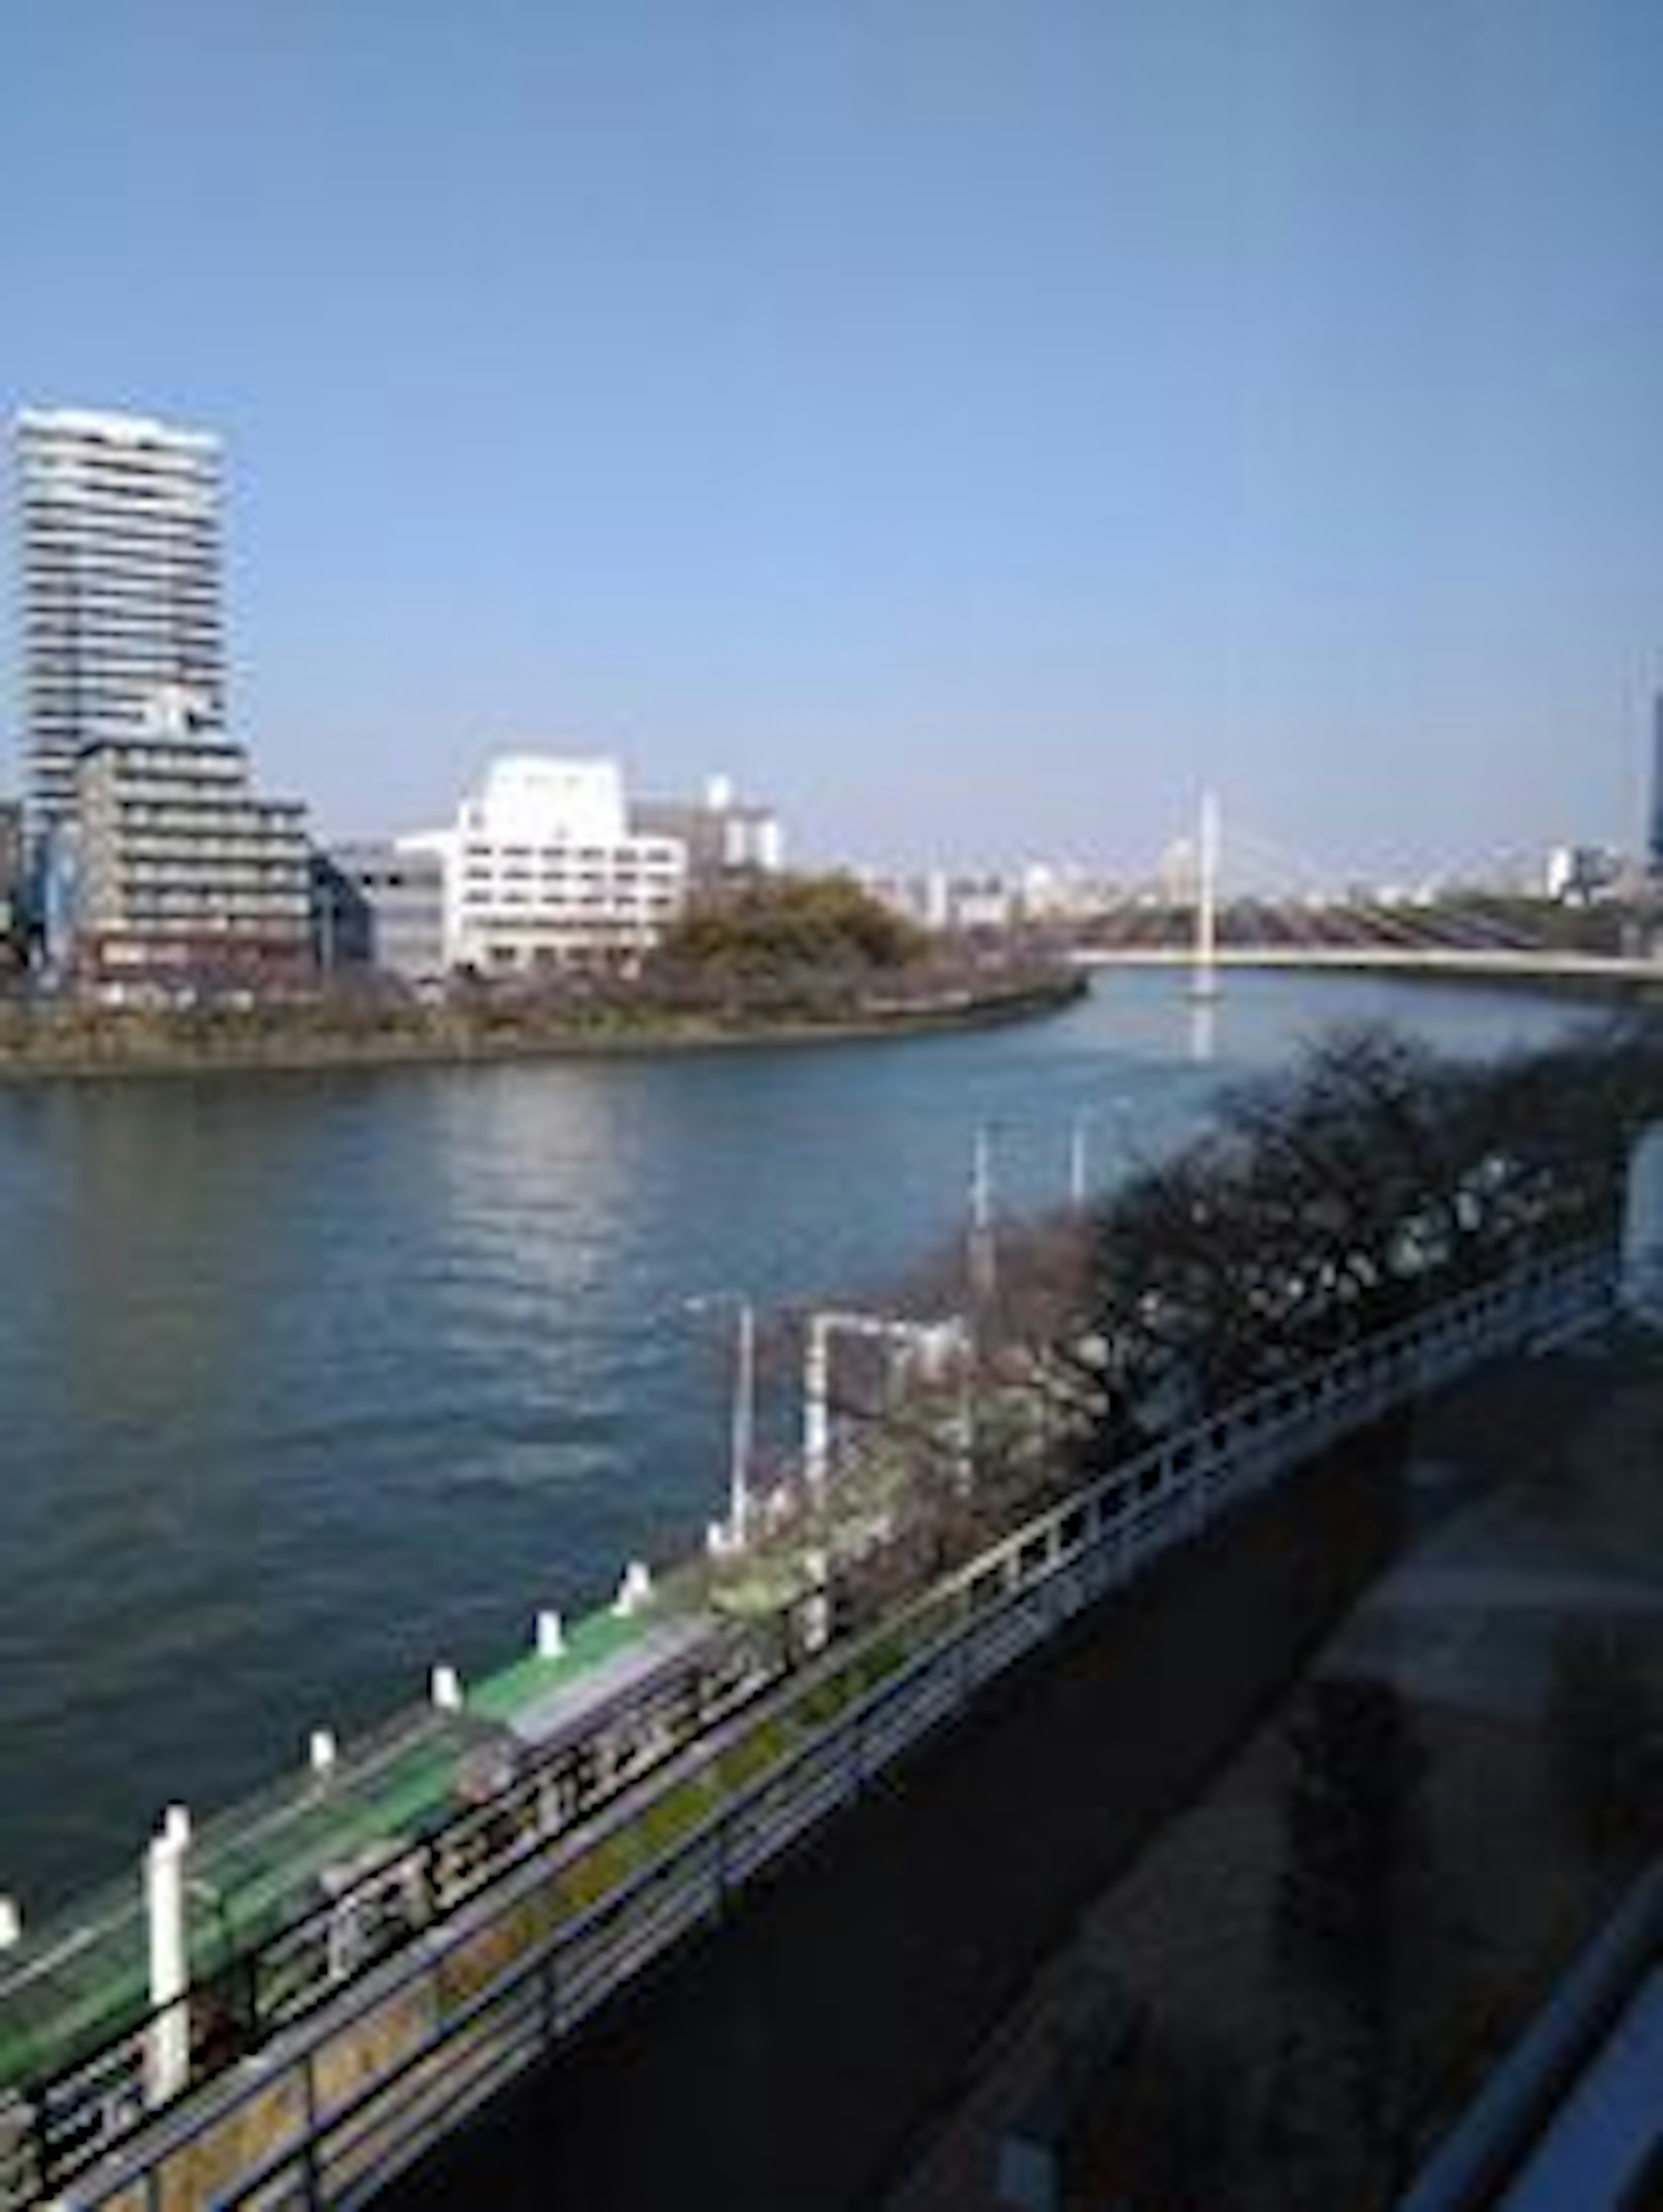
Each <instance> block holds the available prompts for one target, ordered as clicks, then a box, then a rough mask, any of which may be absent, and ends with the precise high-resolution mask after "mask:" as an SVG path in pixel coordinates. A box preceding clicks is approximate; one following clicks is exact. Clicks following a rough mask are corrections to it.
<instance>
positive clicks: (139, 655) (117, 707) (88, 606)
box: [16, 409, 225, 833]
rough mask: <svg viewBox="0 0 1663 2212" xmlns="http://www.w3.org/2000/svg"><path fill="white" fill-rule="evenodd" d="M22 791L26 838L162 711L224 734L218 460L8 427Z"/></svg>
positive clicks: (28, 420)
mask: <svg viewBox="0 0 1663 2212" xmlns="http://www.w3.org/2000/svg"><path fill="white" fill-rule="evenodd" d="M16 440H17V471H18V487H17V489H18V508H19V519H20V524H21V549H20V550H21V559H20V564H19V565H20V574H21V599H22V607H21V616H22V624H21V627H22V646H23V749H24V761H23V781H24V790H25V794H26V797H27V805H28V810H29V814H30V817H31V823H32V827H33V829H34V830H35V831H36V832H37V833H38V832H39V831H42V830H47V829H51V828H52V826H53V825H54V824H55V823H59V822H62V821H64V819H66V818H67V817H73V815H74V812H75V809H76V761H77V759H78V758H79V757H80V755H81V753H82V750H84V749H85V748H86V747H87V746H88V745H89V744H93V743H94V741H96V740H100V739H106V738H122V737H126V736H130V735H131V734H132V733H133V732H136V731H137V730H139V729H142V728H144V727H146V726H149V722H150V720H152V718H153V717H154V715H155V710H156V702H157V701H158V700H159V699H169V698H171V699H174V700H178V699H181V698H184V699H188V701H189V702H190V706H191V714H192V719H193V720H194V722H195V723H196V725H197V726H198V727H200V728H202V729H203V730H204V731H206V732H217V731H220V730H222V729H223V727H224V723H225V659H224V643H223V635H222V616H221V604H220V602H221V562H220V524H219V507H220V446H219V441H218V440H217V439H216V438H214V437H211V436H209V435H207V434H206V433H205V432H203V431H199V430H182V429H175V428H169V427H168V426H167V425H166V424H164V423H161V422H149V421H147V420H145V419H143V417H140V416H129V415H104V414H91V413H87V412H83V411H82V410H73V409H53V410H29V411H27V412H25V413H23V414H21V415H20V416H18V418H17V423H16Z"/></svg>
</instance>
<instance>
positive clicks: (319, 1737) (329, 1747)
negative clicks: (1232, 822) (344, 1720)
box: [307, 1729, 336, 1777]
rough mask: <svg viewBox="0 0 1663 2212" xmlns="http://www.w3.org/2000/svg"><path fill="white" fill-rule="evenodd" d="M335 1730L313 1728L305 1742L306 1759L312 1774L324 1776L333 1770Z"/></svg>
mask: <svg viewBox="0 0 1663 2212" xmlns="http://www.w3.org/2000/svg"><path fill="white" fill-rule="evenodd" d="M335 1757H336V1752H335V1731H334V1730H333V1729H313V1731H312V1735H311V1737H310V1739H309V1741H308V1742H307V1760H308V1762H309V1763H310V1765H311V1768H312V1771H313V1773H314V1774H316V1775H319V1776H320V1777H321V1776H324V1775H327V1774H332V1773H333V1772H334V1771H335Z"/></svg>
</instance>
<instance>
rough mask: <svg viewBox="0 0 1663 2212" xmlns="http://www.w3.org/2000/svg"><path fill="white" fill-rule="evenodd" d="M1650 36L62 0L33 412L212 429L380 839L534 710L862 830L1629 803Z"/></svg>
mask: <svg viewBox="0 0 1663 2212" xmlns="http://www.w3.org/2000/svg"><path fill="white" fill-rule="evenodd" d="M1660 83H1663V8H1660V7H1659V6H1658V5H1657V4H1656V0H1389V4H1387V0H998V4H995V0H605V4H604V5H598V4H595V0H585V4H582V5H578V4H567V0H466V4H464V0H352V4H351V5H343V4H340V0H6V4H5V5H4V7H3V8H0V208H3V210H4V211H5V213H4V220H3V222H0V301H3V302H4V311H3V315H0V405H3V406H4V407H5V409H6V410H7V411H9V410H10V409H11V408H12V407H14V406H15V405H19V404H82V405H96V406H119V407H131V408H135V409H137V410H142V411H147V412H155V413H161V414H163V415H167V416H175V417H178V418H179V419H182V420H185V421H188V422H202V423H204V424H208V425H210V426H212V427H215V428H218V429H220V430H221V431H222V433H223V434H224V435H225V437H226V439H227V441H228V466H229V471H230V482H231V496H230V507H229V513H228V531H229V544H230V551H231V577H230V588H231V602H230V616H231V635H232V650H233V699H234V715H235V719H236V721H237V724H238V726H239V728H240V732H241V733H242V734H243V735H245V736H246V737H247V738H249V740H250V741H251V742H252V744H253V745H254V747H255V748H256V752H257V757H258V763H259V768H260V772H261V775H262V778H263V780H264V781H265V782H266V783H267V784H268V785H269V786H270V787H273V788H276V789H282V790H288V791H294V792H298V793H301V794H303V795H305V796H307V797H309V798H310V799H312V800H313V805H314V809H315V811H316V816H317V819H318V822H319V825H320V827H321V828H322V829H325V830H326V831H340V832H346V831H373V830H379V829H394V828H407V827H415V826H418V825H420V824H422V823H427V822H430V821H434V820H436V819H438V818H440V817H442V816H446V815H448V813H449V812H450V811H451V810H452V806H453V805H454V801H455V799H456V796H457V795H458V792H459V790H460V789H461V788H462V787H463V786H464V784H465V783H467V782H468V781H470V780H471V778H472V777H473V776H474V775H476V772H477V770H478V769H479V767H480V766H481V765H482V763H483V761H484V760H485V758H486V757H488V756H489V754H490V752H491V751H493V750H498V749H501V748H504V747H507V746H511V745H513V746H524V745H545V746H548V747H550V748H553V749H566V750H610V751H616V752H617V753H619V754H621V755H622V757H623V759H624V760H625V762H626V764H627V766H628V771H629V774H630V776H631V779H632V782H633V783H634V784H635V785H638V786H640V787H650V788H652V789H654V790H658V791H668V790H676V789H683V788H687V787H691V786H692V785H693V784H695V782H696V781H697V780H698V779H699V778H700V777H701V775H703V773H704V772H705V771H706V770H707V769H718V768H719V769H726V770H728V771H730V772H731V774H733V775H735V776H736V777H737V779H738V780H739V781H740V782H741V784H742V785H743V786H744V787H748V788H750V789H752V790H755V791H756V792H759V793H766V794H768V796H771V797H772V798H773V799H774V800H775V802H776V803H777V804H778V805H780V808H781V810H782V811H783V812H784V814H785V816H786V820H787V823H788V825H789V827H790V829H791V830H792V833H793V836H794V841H795V844H796V847H797V849H798V851H799V852H800V853H802V854H805V855H813V856H816V857H833V856H836V857H845V858H851V859H857V860H872V861H896V862H908V861H914V860H920V859H922V858H925V857H926V856H928V855H932V854H939V855H940V856H941V857H943V858H944V859H948V860H961V861H966V862H968V861H980V860H1021V859H1023V858H1025V857H1029V856H1035V855H1048V856H1052V857H1057V858H1065V859H1068V858H1071V859H1077V860H1083V861H1087V862H1096V863H1099V864H1102V865H1104V866H1112V867H1116V868H1123V869H1132V868H1136V867H1139V866H1147V865H1148V864H1149V863H1150V861H1151V860H1152V859H1153V857H1154V855H1155V854H1156V852H1157V850H1158V849H1159V848H1160V847H1161V846H1162V844H1164V843H1165V842H1167V841H1168V839H1169V838H1171V837H1172V836H1174V834H1175V833H1176V832H1177V831H1178V830H1179V829H1180V828H1181V826H1182V824H1183V823H1184V822H1185V820H1186V819H1187V817H1189V816H1190V815H1191V813H1192V812H1193V807H1194V804H1195V800H1196V795H1197V793H1198V792H1199V788H1200V787H1201V786H1202V785H1203V784H1204V783H1205V782H1208V781H1211V782H1214V783H1216V784H1217V786H1218V787H1220V788H1221V790H1222V792H1223V797H1224V804H1225V809H1226V815H1227V818H1234V819H1235V820H1238V821H1240V822H1241V823H1243V824H1244V826H1246V827H1248V828H1250V829H1251V830H1252V831H1253V833H1254V834H1255V836H1257V837H1258V838H1259V839H1261V840H1268V841H1270V842H1272V843H1273V844H1274V845H1275V846H1276V847H1278V848H1279V849H1280V850H1281V851H1282V852H1284V854H1286V855H1287V856H1288V860H1289V865H1290V867H1293V868H1296V869H1300V868H1304V869H1316V870H1320V871H1323V872H1332V873H1341V872H1367V873H1373V874H1381V873H1387V874H1400V873H1404V872H1415V871H1418V870H1421V869H1424V868H1430V867H1435V866H1459V865H1467V864H1471V863H1472V862H1475V861H1478V860H1488V859H1492V858H1494V857H1496V856H1497V855H1498V854H1502V853H1504V852H1528V851H1532V850H1533V849H1534V848H1537V847H1539V846H1542V845H1545V844H1546V843H1547V842H1551V841H1553V840H1555V839H1557V838H1560V837H1567V836H1574V837H1587V838H1618V839H1620V838H1627V839H1630V840H1633V839H1635V838H1636V837H1637V836H1638V834H1639V823H1640V817H1641V811H1642V801H1643V793H1644V781H1645V756H1646V753H1647V750H1648V697H1649V694H1650V692H1651V690H1652V689H1653V688H1654V686H1655V685H1656V684H1659V683H1660V682H1663V250H1660V247H1659V243H1658V241H1659V238H1660V234H1663V233H1660V223H1663V131H1660V130H1659V128H1658V124H1657V115H1658V88H1659V85H1660ZM14 709H15V687H14V686H13V684H12V683H11V681H10V678H9V673H8V677H7V680H6V683H5V685H4V688H3V689H0V719H3V720H7V721H11V720H15V713H14ZM13 757H15V755H14V756H13Z"/></svg>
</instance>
